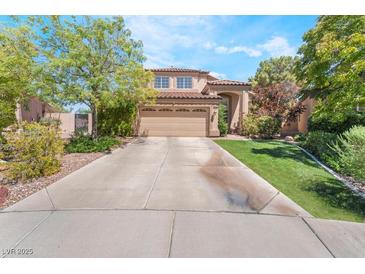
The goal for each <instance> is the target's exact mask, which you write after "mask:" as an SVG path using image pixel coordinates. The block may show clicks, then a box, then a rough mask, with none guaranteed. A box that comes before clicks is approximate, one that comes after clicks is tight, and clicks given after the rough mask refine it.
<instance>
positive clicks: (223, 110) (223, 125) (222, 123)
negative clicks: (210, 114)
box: [218, 104, 228, 136]
mask: <svg viewBox="0 0 365 274" xmlns="http://www.w3.org/2000/svg"><path fill="white" fill-rule="evenodd" d="M218 129H219V134H220V136H226V135H227V132H228V124H227V106H225V105H223V104H220V105H219V108H218Z"/></svg>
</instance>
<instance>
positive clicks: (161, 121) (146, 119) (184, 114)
mask: <svg viewBox="0 0 365 274" xmlns="http://www.w3.org/2000/svg"><path fill="white" fill-rule="evenodd" d="M207 117H208V109H206V108H157V107H156V108H143V109H142V111H141V123H140V128H139V134H140V135H142V136H199V137H200V136H207V131H208V130H207V128H208V126H207V121H208V119H207Z"/></svg>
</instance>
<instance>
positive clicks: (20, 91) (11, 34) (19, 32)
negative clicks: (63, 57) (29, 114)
mask: <svg viewBox="0 0 365 274" xmlns="http://www.w3.org/2000/svg"><path fill="white" fill-rule="evenodd" d="M30 34H31V32H30V29H28V28H26V27H20V28H15V29H14V28H6V29H2V30H1V32H0V132H1V130H2V129H3V128H4V127H6V126H9V125H10V124H12V123H14V122H15V121H16V120H15V111H16V106H17V104H18V103H23V102H25V101H26V100H27V99H28V98H29V96H31V95H32V94H34V93H35V91H36V86H37V81H36V78H37V75H39V72H40V71H39V66H38V65H37V63H36V58H37V56H38V52H37V50H36V47H35V45H34V44H33V43H32V39H31V36H30Z"/></svg>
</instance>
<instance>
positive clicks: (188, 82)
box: [176, 76, 193, 88]
mask: <svg viewBox="0 0 365 274" xmlns="http://www.w3.org/2000/svg"><path fill="white" fill-rule="evenodd" d="M176 80H177V83H176V87H177V88H192V87H193V77H190V76H188V77H177V78H176Z"/></svg>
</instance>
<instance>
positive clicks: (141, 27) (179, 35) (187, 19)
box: [125, 16, 214, 67]
mask: <svg viewBox="0 0 365 274" xmlns="http://www.w3.org/2000/svg"><path fill="white" fill-rule="evenodd" d="M125 21H126V26H127V27H128V28H129V29H130V30H131V31H132V35H133V37H134V38H135V39H139V40H142V41H143V50H144V52H145V55H146V57H147V61H146V63H145V66H146V67H161V66H187V67H190V66H191V64H189V63H188V62H189V60H186V62H187V63H186V64H182V63H181V62H178V61H177V59H178V51H179V50H182V49H192V48H194V47H200V48H201V47H203V45H204V44H205V43H206V41H207V38H208V39H209V33H211V30H212V26H213V24H212V18H211V17H210V16H126V17H125ZM213 27H214V26H213ZM190 62H191V60H190Z"/></svg>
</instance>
